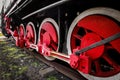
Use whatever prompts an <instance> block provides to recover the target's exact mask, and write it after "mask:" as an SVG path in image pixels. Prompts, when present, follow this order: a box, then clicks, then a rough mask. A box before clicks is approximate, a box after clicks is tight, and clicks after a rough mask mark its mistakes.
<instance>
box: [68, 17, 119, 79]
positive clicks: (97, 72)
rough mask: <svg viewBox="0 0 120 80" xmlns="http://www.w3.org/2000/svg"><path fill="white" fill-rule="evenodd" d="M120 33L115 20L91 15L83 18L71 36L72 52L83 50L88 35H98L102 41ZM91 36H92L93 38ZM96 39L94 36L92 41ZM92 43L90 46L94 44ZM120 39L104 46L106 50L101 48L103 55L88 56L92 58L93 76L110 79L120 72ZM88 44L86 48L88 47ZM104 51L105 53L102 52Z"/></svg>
mask: <svg viewBox="0 0 120 80" xmlns="http://www.w3.org/2000/svg"><path fill="white" fill-rule="evenodd" d="M118 32H120V27H119V25H118V24H116V23H115V22H114V21H113V20H111V19H109V18H107V17H105V16H100V15H91V16H87V17H85V18H83V19H82V20H80V21H79V22H78V24H77V25H76V26H75V27H74V29H73V31H72V34H71V39H70V42H71V45H70V46H71V50H73V49H75V48H82V47H83V46H82V45H83V43H84V42H88V41H86V39H87V37H88V36H87V37H85V36H86V35H89V34H92V35H94V34H95V35H97V36H99V37H100V39H103V38H107V37H109V36H111V35H114V34H116V33H118ZM92 35H91V36H92ZM92 38H93V39H96V38H94V36H92V37H91V39H92ZM94 42H95V41H92V42H91V43H89V44H92V43H94ZM119 42H120V39H116V40H114V41H111V42H110V43H107V44H105V45H104V48H99V50H101V53H99V52H98V53H99V54H100V55H99V56H97V57H96V56H95V58H94V56H93V54H89V55H88V56H90V57H91V56H92V57H91V58H92V70H91V73H90V74H91V75H94V76H98V77H109V76H113V75H115V74H117V73H119V72H120V62H119V61H120V59H119V57H120V44H119ZM87 46H88V44H87V45H86V46H84V47H87ZM102 50H103V51H102ZM92 52H95V53H96V50H92Z"/></svg>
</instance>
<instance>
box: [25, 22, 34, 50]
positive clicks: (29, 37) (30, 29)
mask: <svg viewBox="0 0 120 80" xmlns="http://www.w3.org/2000/svg"><path fill="white" fill-rule="evenodd" d="M25 40H26V47H27V48H29V47H30V44H36V31H35V26H34V24H33V23H32V22H30V23H28V25H27V26H26V36H25Z"/></svg>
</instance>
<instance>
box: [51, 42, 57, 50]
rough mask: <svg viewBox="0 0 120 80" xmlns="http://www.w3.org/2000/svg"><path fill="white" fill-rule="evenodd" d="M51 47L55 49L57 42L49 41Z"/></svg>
mask: <svg viewBox="0 0 120 80" xmlns="http://www.w3.org/2000/svg"><path fill="white" fill-rule="evenodd" d="M51 47H52V48H53V49H54V50H57V43H55V42H52V43H51Z"/></svg>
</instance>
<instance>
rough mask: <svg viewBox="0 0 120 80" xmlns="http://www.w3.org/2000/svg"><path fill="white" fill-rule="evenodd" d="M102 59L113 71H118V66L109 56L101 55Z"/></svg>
mask: <svg viewBox="0 0 120 80" xmlns="http://www.w3.org/2000/svg"><path fill="white" fill-rule="evenodd" d="M103 59H105V60H106V61H107V62H108V63H109V64H110V65H111V66H112V67H113V68H114V69H116V70H117V69H118V68H119V65H118V64H117V63H116V62H115V61H113V60H112V59H111V58H110V57H109V56H108V54H104V55H103Z"/></svg>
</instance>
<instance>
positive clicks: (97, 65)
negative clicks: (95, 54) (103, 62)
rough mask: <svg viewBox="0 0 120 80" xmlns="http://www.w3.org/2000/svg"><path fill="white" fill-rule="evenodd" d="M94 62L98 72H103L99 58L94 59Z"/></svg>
mask: <svg viewBox="0 0 120 80" xmlns="http://www.w3.org/2000/svg"><path fill="white" fill-rule="evenodd" d="M94 64H95V69H96V74H97V75H98V74H101V73H102V71H101V67H100V63H99V61H98V60H96V61H94Z"/></svg>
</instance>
